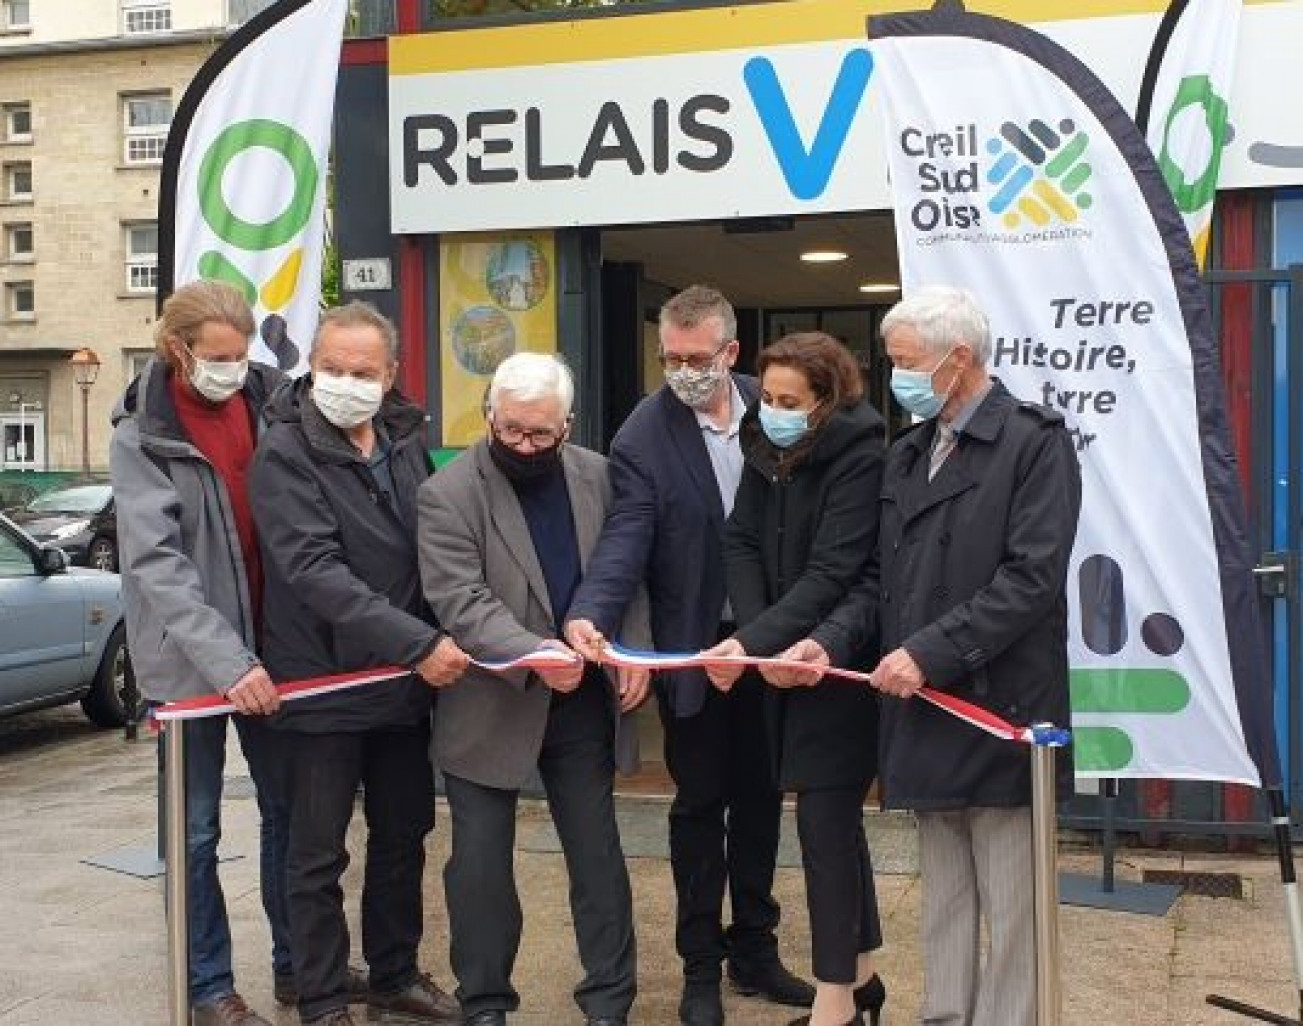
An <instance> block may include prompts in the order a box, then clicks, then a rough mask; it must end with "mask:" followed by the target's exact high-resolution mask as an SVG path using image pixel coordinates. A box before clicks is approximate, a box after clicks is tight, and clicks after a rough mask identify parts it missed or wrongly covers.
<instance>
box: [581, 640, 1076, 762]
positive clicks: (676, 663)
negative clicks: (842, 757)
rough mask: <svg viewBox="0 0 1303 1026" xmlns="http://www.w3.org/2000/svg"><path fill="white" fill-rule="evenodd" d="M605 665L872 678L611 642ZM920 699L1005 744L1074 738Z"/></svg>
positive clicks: (926, 691) (928, 692)
mask: <svg viewBox="0 0 1303 1026" xmlns="http://www.w3.org/2000/svg"><path fill="white" fill-rule="evenodd" d="M603 653H604V656H605V658H604V659H603V662H610V663H612V664H614V665H616V666H631V667H638V668H641V669H646V670H682V669H688V668H697V669H704V668H705V667H707V666H730V665H731V666H747V667H755V668H757V669H759V668H764V667H769V668H777V669H787V670H802V671H805V672H807V673H808V672H809V671H811V670H814V669H819V670H821V672H822V674H823V676H825V677H838V678H840V679H842V680H853V681H858V682H860V683H863V684H868V683H869V675H868V674H867V673H865V672H863V671H862V670H846V669H842V668H841V667H840V666H826V667H815V666H812V665H811V664H810V663H803V662H798V661H796V660H793V659H778V658H766V657H761V656H707V655H705V654H703V653H701V652H695V653H694V652H647V651H642V650H640V649H635V648H625V647H624V646H623V645H619V644H615V643H614V642H608V643H607V644H606V646H605V647H604V648H603ZM917 696H918V697H919V698H921V699H923V701H925V702H930V703H932V704H933V705H934V706H936V707H937V708H938V709H943V710H945V711H946V712H948V713H950V714H951V715H952V716H957V717H959V718H960V719H961V720H963V721H964V722H965V723H968V724H971V725H972V726H974V727H976V728H977V729H978V730H982V731H985V732H986V733H988V734H990V735H992V736H993V737H998V738H1001V739H1002V740H1005V741H1017V742H1019V743H1022V744H1040V745H1050V746H1054V747H1058V746H1061V745H1065V744H1067V743H1068V740H1069V739H1070V736H1071V735H1070V734H1069V732H1068V731H1066V730H1059V729H1057V728H1052V727H1019V726H1016V725H1015V724H1012V723H1010V722H1009V721H1008V720H1005V719H1002V718H1001V717H999V716H996V715H995V713H993V712H991V711H990V710H989V709H983V708H982V707H981V706H980V705H974V704H973V703H972V702H968V701H965V700H964V699H962V698H956V697H955V696H954V695H951V694H948V693H946V692H944V691H938V690H937V689H936V688H931V687H926V686H925V687H922V688H920V689H919V690H918V692H917Z"/></svg>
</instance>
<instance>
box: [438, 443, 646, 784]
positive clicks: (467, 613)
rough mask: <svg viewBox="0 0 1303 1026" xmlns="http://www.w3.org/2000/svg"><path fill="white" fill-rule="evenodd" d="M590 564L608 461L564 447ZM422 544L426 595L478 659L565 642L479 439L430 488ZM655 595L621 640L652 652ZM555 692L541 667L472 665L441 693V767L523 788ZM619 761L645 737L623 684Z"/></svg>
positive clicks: (515, 508) (639, 606)
mask: <svg viewBox="0 0 1303 1026" xmlns="http://www.w3.org/2000/svg"><path fill="white" fill-rule="evenodd" d="M561 458H562V464H563V467H564V470H565V475H566V484H567V486H568V488H569V491H570V505H571V508H572V510H573V512H574V518H575V535H576V538H577V540H578V543H579V557H580V560H581V562H582V563H583V564H584V565H585V566H586V565H587V562H588V557H589V554H590V553H591V552H592V550H593V547H594V546H595V545H596V544H597V537H598V535H599V534H600V533H601V530H602V523H603V521H604V520H605V518H606V511H607V507H608V506H609V504H610V496H611V489H610V484H609V482H608V480H607V472H606V459H605V457H603V456H600V455H598V454H597V453H595V452H590V451H589V450H587V449H582V448H579V447H577V446H574V445H566V446H565V447H564V449H563V450H562V453H561ZM417 509H418V526H417V546H418V550H419V553H420V561H421V581H422V586H423V588H424V590H425V597H426V600H427V601H428V602H429V603H430V606H431V608H432V609H433V610H434V614H435V616H436V617H438V620H439V624H440V627H441V628H442V629H443V630H444V631H446V632H447V633H448V634H450V635H451V636H452V638H453V640H454V641H456V642H457V644H458V645H460V646H461V648H462V649H463V650H464V651H465V652H466V653H467V654H468V655H470V656H471V658H473V659H478V660H482V661H485V662H499V661H505V660H510V659H515V658H517V657H519V656H523V655H526V654H528V653H530V652H533V651H534V650H535V649H537V648H538V647H539V645H540V644H542V642H543V641H545V640H547V639H549V638H555V637H556V634H555V633H554V631H553V628H552V624H553V617H552V607H551V601H550V599H549V597H548V592H547V583H546V581H545V580H544V578H543V569H542V566H541V565H540V563H539V561H538V557H537V555H536V554H535V551H534V542H533V539H532V538H531V537H530V533H529V526H528V524H527V523H526V522H525V516H524V513H523V512H522V511H521V508H520V502H519V500H518V499H517V498H516V493H515V491H514V490H513V489H512V487H511V483H510V482H509V481H508V480H507V478H506V476H505V475H503V473H502V471H500V470H499V469H498V468H497V466H496V465H495V464H494V462H493V460H492V458H491V457H490V455H489V450H488V445H487V443H486V442H484V441H480V442H478V443H476V444H475V445H473V446H472V447H471V448H470V449H468V450H467V451H466V453H465V454H464V455H462V456H461V457H459V458H458V459H457V460H455V461H453V462H452V463H451V464H449V465H448V466H447V467H444V468H443V469H442V470H440V471H439V472H438V473H436V474H435V475H434V476H432V477H431V478H430V479H429V480H427V481H426V482H425V484H423V485H422V486H421V489H420V491H419V492H418V494H417ZM646 609H647V607H646V601H645V597H642V596H640V599H639V600H638V601H635V602H634V603H632V604H631V607H630V611H629V615H627V616H626V618H625V623H624V627H623V630H622V634H621V637H622V640H624V641H625V642H626V643H627V644H630V645H634V646H637V647H647V645H648V642H649V637H650V631H649V630H648V627H647V612H646ZM550 700H551V691H550V690H549V688H548V687H547V685H546V684H544V683H543V681H542V680H540V679H539V678H538V676H537V675H536V674H533V673H529V672H525V671H512V672H508V673H502V674H498V673H490V672H488V671H486V670H481V669H478V668H476V667H471V668H470V669H469V670H468V671H467V672H466V673H465V674H464V675H463V676H462V677H461V678H460V679H459V680H457V681H456V682H455V683H453V684H451V685H449V686H448V687H446V688H442V689H440V691H439V696H438V703H437V707H436V710H435V717H434V737H433V740H432V742H431V753H432V757H433V759H434V762H435V765H436V766H438V767H439V768H440V769H442V770H444V771H445V772H447V773H451V774H453V775H454V776H458V777H463V778H465V779H467V780H471V781H473V782H475V783H477V784H482V785H485V786H488V787H498V788H504V789H512V790H514V789H518V788H520V787H522V786H523V785H525V784H526V783H527V782H528V781H529V780H530V779H531V777H532V775H533V773H534V770H535V768H536V766H537V765H538V755H539V751H540V749H541V747H542V743H543V732H544V729H545V728H546V726H547V715H548V707H549V703H550ZM611 709H612V716H614V717H616V718H617V725H616V746H615V747H616V750H615V761H616V766H617V768H618V769H619V770H620V771H621V772H625V773H628V772H633V771H634V770H635V769H636V768H637V762H638V750H637V734H636V731H635V729H634V725H633V723H632V722H631V720H630V717H629V716H625V717H620V715H619V707H618V703H617V699H616V692H615V689H614V686H613V687H612V692H611Z"/></svg>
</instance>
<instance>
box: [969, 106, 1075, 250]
mask: <svg viewBox="0 0 1303 1026" xmlns="http://www.w3.org/2000/svg"><path fill="white" fill-rule="evenodd" d="M1089 144H1090V137H1089V136H1087V135H1086V133H1085V132H1078V131H1077V127H1076V125H1075V124H1073V122H1072V121H1071V120H1068V119H1066V118H1065V119H1064V120H1063V121H1060V122H1059V125H1058V129H1057V131H1056V130H1055V129H1053V128H1051V127H1050V126H1049V125H1047V124H1046V123H1045V122H1044V121H1042V120H1040V119H1039V118H1033V119H1032V120H1031V121H1029V122H1028V123H1027V127H1026V129H1025V130H1024V129H1023V128H1021V127H1019V126H1018V125H1016V124H1014V123H1013V122H1012V121H1006V122H1005V123H1004V124H1002V125H1001V126H1000V134H999V135H998V136H996V137H994V138H991V139H988V140H987V143H986V149H987V152H988V153H990V154H991V156H992V158H994V162H993V163H992V164H991V166H990V168H989V169H988V170H987V172H986V180H987V181H988V182H990V183H991V184H992V185H993V186H995V187H996V192H995V195H994V196H992V197H991V199H990V201H989V202H988V203H987V209H989V210H990V211H991V213H993V214H995V215H997V216H998V217H1000V219H1001V220H1002V221H1003V222H1004V226H1005V227H1006V228H1017V227H1019V226H1021V225H1023V224H1024V223H1028V222H1030V223H1031V224H1033V225H1036V226H1037V227H1044V226H1045V225H1048V224H1049V223H1050V222H1052V221H1053V220H1055V219H1056V218H1057V219H1058V220H1059V221H1061V222H1064V223H1071V222H1073V221H1075V220H1077V218H1078V216H1079V213H1080V211H1083V210H1087V209H1089V208H1090V204H1091V196H1090V193H1088V192H1083V191H1082V187H1083V186H1084V185H1085V184H1086V183H1087V182H1088V181H1089V180H1090V176H1091V170H1092V169H1091V166H1090V165H1089V164H1088V163H1086V161H1084V160H1083V159H1082V156H1083V154H1084V153H1085V152H1086V148H1087V146H1089Z"/></svg>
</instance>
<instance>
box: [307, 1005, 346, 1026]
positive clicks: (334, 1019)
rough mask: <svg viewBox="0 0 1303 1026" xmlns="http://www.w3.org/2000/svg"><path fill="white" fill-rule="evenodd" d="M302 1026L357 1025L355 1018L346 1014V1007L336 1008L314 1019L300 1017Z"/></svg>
mask: <svg viewBox="0 0 1303 1026" xmlns="http://www.w3.org/2000/svg"><path fill="white" fill-rule="evenodd" d="M299 1021H300V1022H301V1023H302V1024H303V1026H357V1020H356V1019H354V1018H353V1017H352V1016H351V1015H349V1014H348V1009H347V1008H336V1009H335V1010H334V1011H333V1012H327V1013H326V1014H325V1015H321V1016H318V1017H317V1018H315V1019H300V1020H299Z"/></svg>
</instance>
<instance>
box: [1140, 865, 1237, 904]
mask: <svg viewBox="0 0 1303 1026" xmlns="http://www.w3.org/2000/svg"><path fill="white" fill-rule="evenodd" d="M1142 878H1143V880H1144V882H1145V883H1158V884H1175V885H1176V886H1178V887H1180V888H1182V889H1183V890H1184V891H1185V893H1186V894H1194V895H1198V896H1199V897H1203V898H1236V899H1239V900H1243V899H1244V897H1245V894H1244V878H1243V877H1242V876H1240V875H1239V874H1238V873H1194V872H1190V871H1189V870H1183V869H1146V870H1145V871H1144V873H1143V874H1142Z"/></svg>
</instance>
